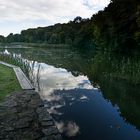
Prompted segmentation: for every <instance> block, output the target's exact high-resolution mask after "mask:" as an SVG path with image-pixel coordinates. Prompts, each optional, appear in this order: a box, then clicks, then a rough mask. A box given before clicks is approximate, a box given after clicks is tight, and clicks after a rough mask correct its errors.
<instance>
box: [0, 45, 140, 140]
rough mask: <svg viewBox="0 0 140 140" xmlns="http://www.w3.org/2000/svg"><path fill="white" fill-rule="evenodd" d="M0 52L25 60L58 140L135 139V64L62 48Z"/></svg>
mask: <svg viewBox="0 0 140 140" xmlns="http://www.w3.org/2000/svg"><path fill="white" fill-rule="evenodd" d="M0 51H1V52H5V53H10V54H17V55H18V56H20V57H22V58H24V59H26V60H28V61H29V62H30V65H31V68H32V72H31V73H30V76H31V79H32V81H33V82H34V85H35V87H36V90H37V91H38V92H39V94H40V96H41V98H42V99H43V100H44V101H45V105H46V107H47V108H48V111H49V112H50V114H51V115H52V116H53V118H54V120H55V123H56V125H57V127H58V129H59V131H60V132H61V134H62V136H63V138H64V140H140V84H139V77H138V76H139V75H138V74H139V73H138V72H139V71H140V69H139V65H138V64H139V61H137V62H136V63H134V64H133V65H131V64H130V62H131V61H130V60H129V59H128V58H127V59H123V58H120V57H118V56H115V58H114V56H112V55H110V54H108V53H96V54H95V55H93V54H94V52H91V51H89V52H88V51H86V52H84V51H83V50H80V51H79V50H77V49H74V48H63V47H56V48H53V47H52V48H50V47H49V48H45V49H44V48H37V47H36V48H28V47H15V48H14V47H7V48H1V49H0ZM134 66H136V68H135V67H134ZM128 67H132V68H133V69H132V68H130V70H131V72H129V71H127V70H128ZM129 73H130V74H131V73H132V75H129ZM135 73H137V76H135Z"/></svg>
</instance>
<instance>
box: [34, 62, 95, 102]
mask: <svg viewBox="0 0 140 140" xmlns="http://www.w3.org/2000/svg"><path fill="white" fill-rule="evenodd" d="M36 65H38V64H37V63H36ZM35 68H36V69H35V71H34V73H35V74H37V72H38V70H37V67H36V66H35ZM39 77H40V81H39V82H40V83H39V85H40V89H41V97H42V99H43V100H47V101H53V100H59V99H60V98H59V97H56V96H55V97H52V96H50V95H52V93H53V91H54V90H71V89H79V88H80V89H93V86H92V85H91V83H90V81H89V79H88V77H87V76H84V75H79V76H77V77H75V76H73V75H72V73H71V72H68V71H67V70H66V69H62V68H56V67H54V66H50V65H47V64H43V63H41V68H40V73H39Z"/></svg>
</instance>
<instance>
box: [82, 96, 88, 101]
mask: <svg viewBox="0 0 140 140" xmlns="http://www.w3.org/2000/svg"><path fill="white" fill-rule="evenodd" d="M80 99H81V100H87V99H88V97H87V96H84V95H83V96H82V97H81V98H80Z"/></svg>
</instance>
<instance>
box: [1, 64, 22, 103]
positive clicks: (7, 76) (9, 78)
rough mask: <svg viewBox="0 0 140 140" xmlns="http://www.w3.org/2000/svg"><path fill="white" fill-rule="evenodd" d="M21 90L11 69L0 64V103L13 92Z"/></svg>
mask: <svg viewBox="0 0 140 140" xmlns="http://www.w3.org/2000/svg"><path fill="white" fill-rule="evenodd" d="M17 90H21V87H20V85H19V83H18V81H17V79H16V76H15V73H14V71H13V69H11V68H8V67H6V66H3V65H1V64H0V101H1V100H2V99H4V98H5V97H6V96H7V95H8V94H10V93H11V92H13V91H17Z"/></svg>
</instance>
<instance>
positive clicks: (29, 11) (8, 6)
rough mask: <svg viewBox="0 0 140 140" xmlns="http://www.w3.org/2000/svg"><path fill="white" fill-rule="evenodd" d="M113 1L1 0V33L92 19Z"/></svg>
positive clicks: (6, 33) (5, 34)
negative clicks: (79, 17) (77, 19)
mask: <svg viewBox="0 0 140 140" xmlns="http://www.w3.org/2000/svg"><path fill="white" fill-rule="evenodd" d="M109 2H110V0H0V35H4V36H7V35H8V34H9V33H20V31H21V30H23V29H28V28H35V27H44V26H49V25H53V24H56V23H66V22H68V21H70V20H73V19H74V18H75V17H76V16H81V17H82V18H90V17H91V16H92V15H93V14H94V13H97V12H98V11H99V10H103V9H104V8H105V7H106V6H107V5H108V4H109Z"/></svg>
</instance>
